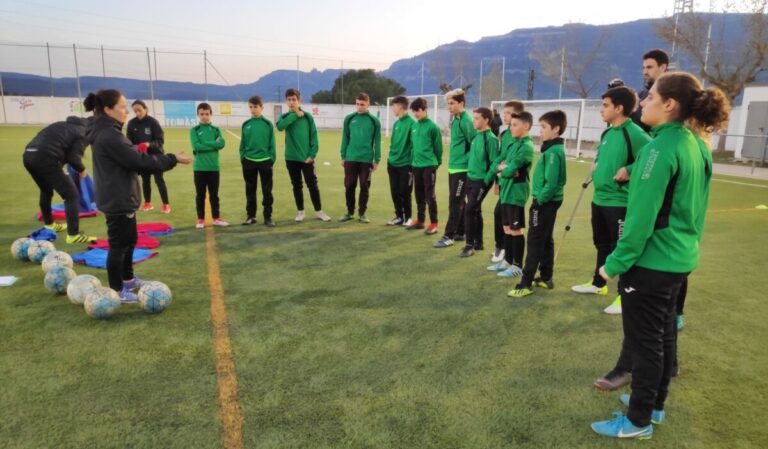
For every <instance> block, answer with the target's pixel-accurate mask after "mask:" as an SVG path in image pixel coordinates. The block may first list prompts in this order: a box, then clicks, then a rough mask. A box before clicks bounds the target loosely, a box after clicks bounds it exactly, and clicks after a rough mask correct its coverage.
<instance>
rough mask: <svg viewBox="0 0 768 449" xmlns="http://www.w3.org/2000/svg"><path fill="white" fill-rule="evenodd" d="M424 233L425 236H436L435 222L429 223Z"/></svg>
mask: <svg viewBox="0 0 768 449" xmlns="http://www.w3.org/2000/svg"><path fill="white" fill-rule="evenodd" d="M424 233H425V234H427V235H432V234H437V222H435V223H430V224H429V226H427V229H426V230H425V231H424Z"/></svg>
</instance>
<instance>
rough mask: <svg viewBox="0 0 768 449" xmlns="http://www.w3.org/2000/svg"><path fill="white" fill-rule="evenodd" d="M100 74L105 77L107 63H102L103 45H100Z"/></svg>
mask: <svg viewBox="0 0 768 449" xmlns="http://www.w3.org/2000/svg"><path fill="white" fill-rule="evenodd" d="M101 76H102V77H104V78H106V77H107V65H106V64H105V63H104V46H103V45H102V46H101Z"/></svg>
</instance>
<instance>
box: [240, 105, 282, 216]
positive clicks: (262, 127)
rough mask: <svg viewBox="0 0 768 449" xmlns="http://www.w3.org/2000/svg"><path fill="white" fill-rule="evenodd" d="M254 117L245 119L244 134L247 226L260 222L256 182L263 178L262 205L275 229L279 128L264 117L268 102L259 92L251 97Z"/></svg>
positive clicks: (242, 139) (243, 162)
mask: <svg viewBox="0 0 768 449" xmlns="http://www.w3.org/2000/svg"><path fill="white" fill-rule="evenodd" d="M248 108H249V109H250V110H251V118H250V119H248V120H246V121H245V122H243V126H242V129H241V131H242V132H241V137H240V162H241V164H242V166H243V179H244V180H245V199H246V201H245V212H246V215H247V218H246V219H245V221H244V222H243V225H252V224H256V188H257V187H256V185H257V183H258V182H259V177H261V197H262V200H261V205H262V206H264V226H267V227H270V228H273V227H275V222H274V221H272V203H273V201H274V200H273V197H272V167H273V166H274V165H275V159H276V156H275V130H274V128H273V127H272V122H270V121H269V120H267V118H266V117H264V115H263V112H264V103H263V102H262V101H261V97H259V96H258V95H255V96H253V97H251V98H249V99H248Z"/></svg>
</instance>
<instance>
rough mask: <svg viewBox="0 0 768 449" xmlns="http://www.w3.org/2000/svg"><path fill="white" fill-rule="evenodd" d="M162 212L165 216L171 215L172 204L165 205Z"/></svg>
mask: <svg viewBox="0 0 768 449" xmlns="http://www.w3.org/2000/svg"><path fill="white" fill-rule="evenodd" d="M160 212H162V213H164V214H170V213H171V205H170V204H163V208H162V209H160Z"/></svg>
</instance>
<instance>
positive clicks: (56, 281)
mask: <svg viewBox="0 0 768 449" xmlns="http://www.w3.org/2000/svg"><path fill="white" fill-rule="evenodd" d="M75 276H77V275H76V274H75V272H74V271H73V270H72V269H71V268H67V267H54V268H51V271H49V272H48V273H46V274H45V279H44V280H43V283H44V284H45V288H47V289H48V290H50V291H51V292H52V293H55V294H57V295H61V294H63V293H65V292H66V291H67V284H69V281H71V280H72V279H74V278H75Z"/></svg>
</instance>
